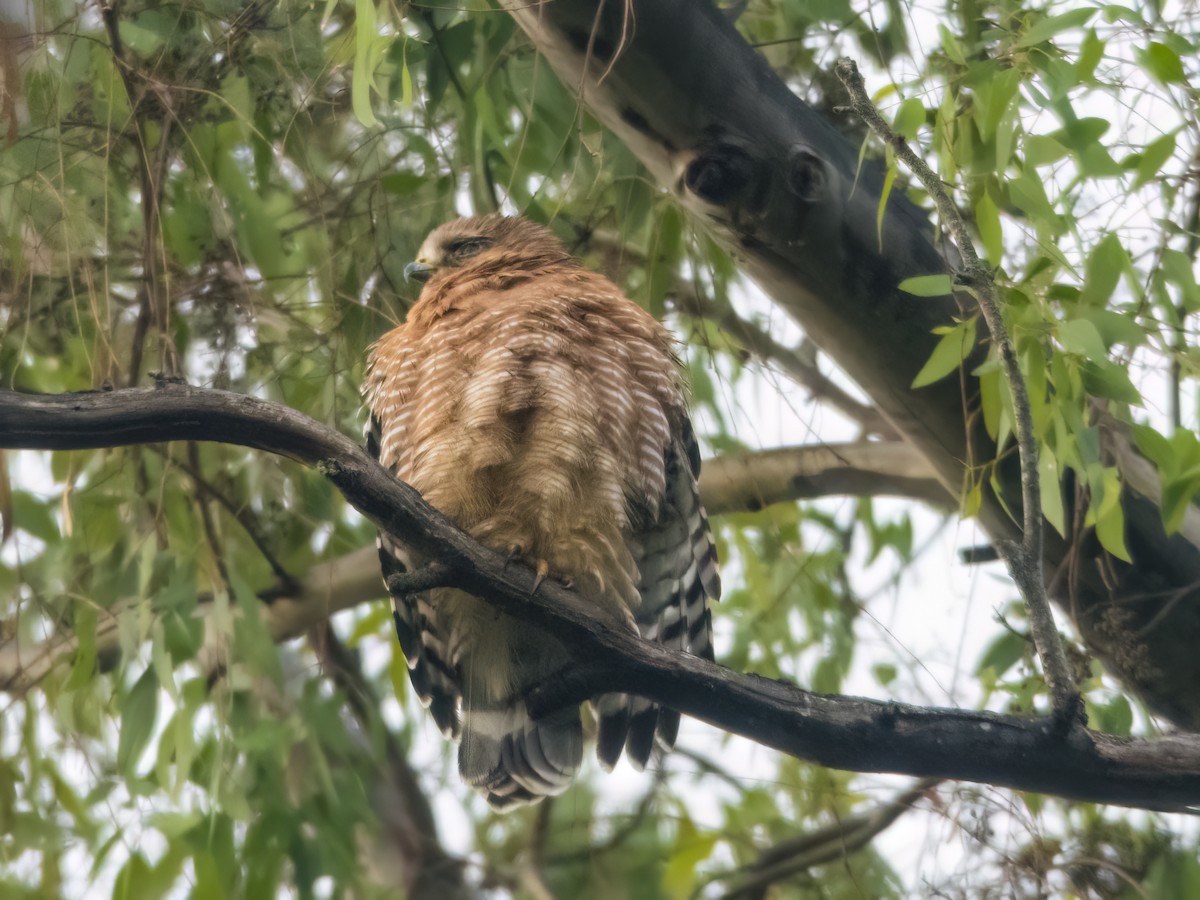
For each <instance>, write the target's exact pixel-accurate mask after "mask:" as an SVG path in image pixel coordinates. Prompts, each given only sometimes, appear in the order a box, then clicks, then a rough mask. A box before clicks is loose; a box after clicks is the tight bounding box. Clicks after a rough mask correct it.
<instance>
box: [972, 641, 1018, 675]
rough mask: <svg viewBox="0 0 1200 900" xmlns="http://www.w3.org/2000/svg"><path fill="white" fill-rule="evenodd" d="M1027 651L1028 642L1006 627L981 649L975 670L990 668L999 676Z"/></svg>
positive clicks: (978, 672) (980, 672)
mask: <svg viewBox="0 0 1200 900" xmlns="http://www.w3.org/2000/svg"><path fill="white" fill-rule="evenodd" d="M1028 652H1029V642H1028V641H1027V640H1025V638H1023V637H1022V636H1021V635H1019V634H1016V633H1015V632H1012V631H1009V630H1007V629H1006V630H1005V631H1004V632H1003V633H1002V634H1001V635H1000V636H998V637H997V638H996V639H995V640H994V641H992V642H991V644H989V645H988V647H987V649H986V650H984V651H983V656H982V657H980V659H979V665H977V666H976V667H975V672H976V674H982V673H983V671H984V670H985V669H991V670H992V672H993V673H995V677H996V678H999V677H1000V676H1002V675H1003V674H1004V673H1005V672H1007V671H1008V670H1009V669H1011V668H1012V667H1013V666H1015V665H1016V664H1017V663H1018V662H1020V661H1021V660H1022V659H1024V658H1025V655H1026V653H1028Z"/></svg>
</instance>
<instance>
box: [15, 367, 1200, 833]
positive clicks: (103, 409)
mask: <svg viewBox="0 0 1200 900" xmlns="http://www.w3.org/2000/svg"><path fill="white" fill-rule="evenodd" d="M167 440H208V441H213V440H219V441H222V442H226V443H234V444H239V445H242V446H247V447H254V448H257V449H260V450H266V451H268V452H271V453H275V454H278V455H281V456H285V457H288V458H289V459H293V460H296V461H298V462H302V463H304V464H306V465H311V466H316V467H317V468H318V469H319V470H320V471H321V472H322V473H323V474H324V475H325V476H326V477H327V478H329V480H330V481H331V482H333V484H334V485H335V486H336V487H337V488H338V489H339V490H340V491H341V492H342V494H343V495H344V496H345V497H346V499H347V501H349V502H350V503H351V504H352V505H353V506H354V507H355V508H356V509H357V510H358V511H359V512H360V513H362V514H363V515H364V516H366V517H367V518H368V519H370V520H371V521H372V522H374V523H375V524H376V525H378V526H379V527H380V528H382V529H384V530H385V531H387V532H388V533H389V534H391V535H393V536H395V537H396V538H397V539H398V540H401V541H403V542H404V543H405V544H406V545H407V546H408V547H410V548H412V549H413V550H415V551H417V552H418V553H419V554H420V555H421V556H423V557H427V558H430V559H434V560H437V561H438V563H439V565H441V566H444V567H445V568H446V569H447V570H449V571H450V572H452V573H453V578H454V581H455V583H457V584H460V585H462V586H463V588H464V589H466V590H468V591H470V592H471V593H473V594H475V595H477V596H480V597H482V598H484V599H486V601H487V602H488V603H490V604H491V605H493V606H494V607H495V608H496V609H497V610H498V611H500V612H502V613H505V614H507V615H510V616H513V617H514V618H517V619H520V620H522V621H528V622H532V623H536V624H537V625H538V626H539V627H541V628H544V629H545V630H546V631H548V632H549V633H551V634H553V635H555V636H556V637H557V638H559V639H560V640H562V641H563V642H564V644H566V645H567V646H569V647H570V648H571V650H572V652H573V654H574V659H575V665H574V667H573V668H572V669H571V670H569V671H568V672H566V673H564V674H563V676H562V677H560V678H557V679H556V680H555V681H553V682H552V683H547V684H544V685H541V686H539V687H538V688H536V689H535V690H533V691H532V692H531V693H530V695H529V696H528V698H527V703H528V706H529V709H530V712H531V713H533V714H534V715H535V716H541V715H546V714H549V713H551V712H553V711H555V710H558V709H561V708H563V707H564V706H566V705H569V704H572V703H578V702H581V701H583V700H585V699H588V698H590V697H593V696H595V695H596V694H600V693H610V692H628V693H634V694H640V695H643V696H646V697H648V698H650V699H652V700H655V701H658V702H661V703H663V704H665V705H668V706H671V707H673V708H675V709H678V710H679V711H681V712H683V713H686V714H688V715H690V716H693V717H695V718H697V719H700V720H701V721H704V722H708V723H709V724H711V725H714V726H716V727H717V728H721V729H724V730H726V731H729V732H732V733H735V734H740V735H742V736H744V737H747V738H749V739H750V740H754V741H757V742H758V743H761V744H763V745H764V746H767V747H771V748H774V749H776V750H779V751H781V752H783V753H787V754H790V755H792V756H795V757H797V758H799V759H804V760H808V761H811V762H815V763H818V764H821V765H825V766H831V767H835V768H841V769H847V770H851V771H871V772H895V773H904V774H910V775H917V776H932V777H942V778H956V779H961V780H967V781H977V782H982V783H987V784H994V785H998V786H1003V787H1012V788H1017V789H1020V790H1030V791H1038V792H1041V793H1050V794H1056V795H1059V796H1064V797H1070V798H1075V799H1080V800H1087V801H1091V802H1101V803H1117V804H1121V805H1126V806H1133V807H1139V808H1144V809H1156V810H1163V811H1174V812H1184V811H1190V810H1191V809H1193V807H1196V806H1200V736H1195V735H1172V736H1167V737H1163V738H1159V739H1157V740H1140V739H1138V740H1130V739H1122V738H1117V737H1113V736H1111V735H1106V734H1101V733H1098V732H1094V731H1088V730H1086V729H1083V728H1077V729H1073V730H1070V731H1063V730H1061V729H1058V728H1056V727H1054V725H1053V723H1048V722H1047V721H1045V720H1037V719H1027V718H1019V717H1016V716H1002V715H997V714H995V713H990V712H977V711H970V710H961V709H939V708H929V707H916V706H909V705H906V704H898V703H883V702H879V701H875V700H867V699H862V698H857V697H844V696H833V695H820V694H813V693H810V692H808V691H804V690H801V689H800V688H798V687H796V686H795V685H794V684H791V683H789V682H785V681H774V680H771V679H767V678H761V677H759V676H755V675H741V674H737V673H734V672H732V671H730V670H728V669H725V668H723V667H721V666H718V665H716V664H715V663H712V662H709V661H707V660H703V659H699V658H697V657H694V656H689V655H687V654H684V653H681V652H678V651H674V650H668V649H666V648H664V647H662V646H659V645H657V644H651V643H647V642H646V641H643V640H642V639H641V638H639V637H637V636H636V635H634V634H631V633H626V632H625V631H619V630H615V629H612V628H611V627H609V626H608V625H606V624H605V623H603V622H601V621H599V620H598V619H597V618H596V617H594V616H593V615H592V613H591V611H590V609H589V608H588V607H587V605H586V604H585V603H584V602H583V601H582V600H581V599H580V598H579V597H578V596H577V595H576V594H575V593H574V592H573V591H570V590H568V589H566V588H564V587H562V586H561V585H558V584H554V583H553V582H550V581H545V582H542V583H541V584H540V585H538V584H537V582H536V581H535V578H536V576H535V575H534V573H533V571H532V570H531V569H529V568H527V567H524V566H517V565H513V564H509V563H508V561H507V559H506V557H505V556H504V555H503V554H500V553H496V552H494V551H492V550H489V549H487V548H486V547H483V546H482V545H480V544H478V543H476V542H475V541H474V540H472V539H471V538H469V537H468V536H467V535H466V534H464V533H463V532H462V531H460V530H458V529H457V528H456V527H455V526H454V525H453V524H452V523H451V522H450V521H449V520H448V519H446V518H445V517H444V516H442V515H441V514H440V513H438V512H437V511H436V510H435V509H433V508H432V507H431V506H429V505H428V504H427V503H425V502H424V501H423V500H422V499H421V498H420V495H419V494H418V493H417V492H416V491H414V490H413V489H412V488H411V487H409V486H408V485H405V484H403V483H401V482H399V481H397V480H396V479H395V478H393V477H392V476H391V475H390V474H389V473H388V472H387V471H385V470H384V469H383V468H381V467H380V466H379V464H378V463H376V462H375V460H373V459H371V457H370V456H369V455H367V453H366V452H365V451H364V450H363V449H362V448H361V447H359V446H358V445H357V444H355V443H354V442H353V441H352V440H350V439H349V438H347V437H345V436H344V435H341V434H338V433H337V432H335V431H333V430H331V429H329V428H327V427H325V426H323V425H321V424H319V423H317V422H315V421H314V420H312V419H310V418H308V417H307V416H304V415H302V414H300V413H298V412H296V411H295V410H291V409H288V408H287V407H284V406H281V405H279V404H276V403H270V402H268V401H264V400H258V399H256V398H253V397H245V396H241V395H238V394H231V393H228V392H225V391H212V390H203V389H200V388H194V387H189V386H186V385H179V384H160V385H159V386H158V387H155V388H148V389H137V390H122V391H110V392H98V393H83V394H65V395H58V396H42V395H38V396H31V395H24V394H19V393H15V392H11V391H2V392H0V447H4V448H14V449H43V450H59V449H89V448H98V447H110V446H119V445H128V444H134V443H142V442H161V441H167Z"/></svg>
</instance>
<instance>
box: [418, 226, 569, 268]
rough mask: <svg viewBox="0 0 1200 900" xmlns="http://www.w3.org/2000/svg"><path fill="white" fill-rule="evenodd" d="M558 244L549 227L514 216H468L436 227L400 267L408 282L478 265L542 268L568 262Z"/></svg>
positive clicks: (566, 255) (563, 250) (567, 255)
mask: <svg viewBox="0 0 1200 900" xmlns="http://www.w3.org/2000/svg"><path fill="white" fill-rule="evenodd" d="M570 259H571V255H570V254H569V253H567V251H566V249H565V248H564V247H563V245H562V242H561V241H559V239H558V238H557V237H555V236H554V232H552V231H551V230H550V229H549V228H547V227H546V226H544V225H539V224H538V223H537V222H531V221H530V220H529V219H522V218H519V217H517V216H501V215H491V216H471V217H470V218H467V219H454V220H452V221H450V222H447V223H446V224H444V225H439V226H438V227H437V228H435V229H433V231H431V232H430V233H429V237H427V238H425V242H424V243H423V244H421V249H420V250H418V251H417V258H416V260H415V261H414V262H410V263H409V264H408V265H407V266H405V267H404V277H405V278H407V279H408V280H410V281H421V282H425V281H428V280H429V279H430V278H432V277H434V276H435V275H437V274H439V273H442V272H443V271H445V270H453V269H462V268H465V267H475V266H480V265H497V264H499V265H506V264H507V265H512V264H521V265H531V266H532V265H544V264H546V263H560V262H568V261H570Z"/></svg>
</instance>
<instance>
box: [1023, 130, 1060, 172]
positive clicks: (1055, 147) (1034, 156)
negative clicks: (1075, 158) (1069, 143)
mask: <svg viewBox="0 0 1200 900" xmlns="http://www.w3.org/2000/svg"><path fill="white" fill-rule="evenodd" d="M1021 148H1022V149H1023V150H1024V151H1025V162H1026V163H1027V164H1029V165H1031V166H1046V165H1049V164H1050V163H1056V162H1058V161H1059V160H1060V159H1063V158H1064V157H1065V156H1067V155H1068V154H1069V153H1070V152H1071V151H1070V150H1068V149H1067V148H1066V147H1064V146H1063V145H1062V144H1060V143H1059V142H1058V141H1056V140H1055V139H1054V138H1052V137H1047V136H1045V135H1040V134H1029V135H1026V136H1025V138H1024V139H1023V140H1022V141H1021Z"/></svg>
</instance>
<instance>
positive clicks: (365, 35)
mask: <svg viewBox="0 0 1200 900" xmlns="http://www.w3.org/2000/svg"><path fill="white" fill-rule="evenodd" d="M375 23H376V18H375V4H374V3H373V2H372V0H355V3H354V73H353V74H352V76H351V79H350V105H351V107H352V108H353V110H354V116H355V118H357V119H358V121H359V122H361V123H362V124H363V125H364V126H366V127H367V128H374V127H375V126H376V125H378V124H379V122H378V120H377V119H376V118H375V112H374V110H372V109H371V85H372V83H373V81H374V73H373V72H372V71H371V67H370V60H371V47H372V46H373V45H374V43H375V38H376V34H375Z"/></svg>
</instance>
